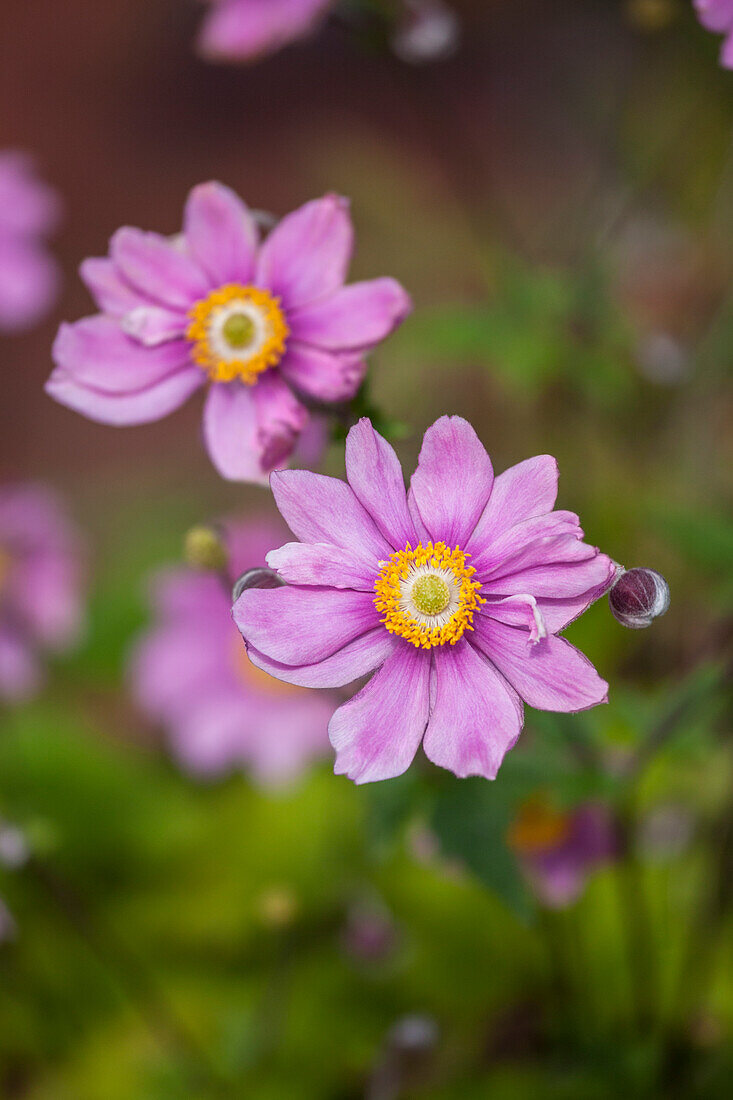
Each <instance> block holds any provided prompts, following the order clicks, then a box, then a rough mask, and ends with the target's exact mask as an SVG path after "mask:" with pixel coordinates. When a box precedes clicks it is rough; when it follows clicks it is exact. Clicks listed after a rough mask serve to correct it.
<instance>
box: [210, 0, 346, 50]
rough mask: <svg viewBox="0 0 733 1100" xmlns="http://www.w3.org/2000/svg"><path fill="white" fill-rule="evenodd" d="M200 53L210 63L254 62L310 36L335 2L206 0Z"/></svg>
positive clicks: (318, 0)
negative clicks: (206, 9)
mask: <svg viewBox="0 0 733 1100" xmlns="http://www.w3.org/2000/svg"><path fill="white" fill-rule="evenodd" d="M207 2H208V4H209V6H210V8H211V11H210V12H209V14H208V15H207V16H206V18H205V20H204V24H203V27H202V28H201V33H200V35H199V42H198V46H199V51H200V52H201V54H203V56H204V57H206V58H208V59H210V60H212V61H253V60H256V59H257V58H260V57H263V56H264V55H266V54H271V53H274V52H275V51H276V50H279V49H281V47H283V46H287V45H288V43H290V42H294V41H295V40H296V39H298V38H303V37H305V36H306V35H307V34H309V33H310V32H311V31H312V30H313V29H314V27H315V26H316V24H317V22H318V20H319V19H320V17H321V16H322V15H324V14H325V12H326V11H327V9H328V8H330V7H333V3H334V0H207Z"/></svg>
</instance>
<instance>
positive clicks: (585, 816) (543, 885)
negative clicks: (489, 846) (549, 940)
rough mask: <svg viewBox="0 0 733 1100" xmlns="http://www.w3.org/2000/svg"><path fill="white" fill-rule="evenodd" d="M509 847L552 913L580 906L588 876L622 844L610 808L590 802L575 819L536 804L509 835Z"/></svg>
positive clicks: (525, 808) (525, 809)
mask: <svg viewBox="0 0 733 1100" xmlns="http://www.w3.org/2000/svg"><path fill="white" fill-rule="evenodd" d="M509 844H510V847H511V848H512V849H513V850H514V851H515V853H516V854H517V856H518V857H519V859H520V860H521V863H522V866H523V867H524V871H525V873H526V875H527V878H528V880H529V882H530V883H531V885H532V886H533V887H534V890H535V892H536V894H537V896H538V897H539V898H540V900H541V901H542V902H543V903H544V904H545V905H547V906H548V907H549V908H551V909H564V908H566V907H567V906H569V905H572V904H573V902H575V901H577V899H578V898H579V897H580V895H581V893H582V892H583V888H584V886H585V883H586V881H587V879H588V876H589V875H590V874H591V873H592V872H593V871H594V870H596V869H597V868H599V867H601V866H603V865H604V864H606V863H609V862H610V861H611V860H613V858H614V857H615V856H616V855H617V854H618V849H619V841H618V836H617V835H616V829H615V827H614V823H613V819H612V817H611V814H610V811H609V810H608V808H607V807H606V806H604V805H602V804H601V803H594V802H587V803H585V804H583V805H581V806H578V807H577V808H576V809H575V810H574V811H573V812H572V813H561V812H559V811H555V810H553V809H552V808H551V807H550V806H549V805H547V804H545V802H544V801H543V800H542V799H540V798H538V799H531V800H529V801H528V802H527V803H525V805H524V806H523V807H522V808H521V810H520V813H519V815H518V816H517V818H516V820H515V822H514V824H513V826H512V828H511V830H510V833H509Z"/></svg>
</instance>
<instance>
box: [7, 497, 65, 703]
mask: <svg viewBox="0 0 733 1100" xmlns="http://www.w3.org/2000/svg"><path fill="white" fill-rule="evenodd" d="M82 576H83V569H82V553H81V546H80V540H79V537H78V535H77V532H76V531H75V530H74V528H73V526H72V524H71V522H70V521H69V519H68V518H67V516H66V515H65V513H64V511H63V508H62V507H61V504H60V503H59V501H58V500H57V499H56V497H55V496H54V495H53V494H52V493H51V491H50V490H48V489H46V488H45V487H43V486H41V485H33V484H17V485H5V486H2V487H0V699H4V700H8V701H13V702H19V701H21V700H23V699H26V698H28V697H30V696H32V695H33V694H35V692H36V691H37V690H38V689H39V687H40V686H41V682H42V679H43V674H42V663H41V654H42V653H43V652H44V651H46V650H48V651H56V652H60V651H63V650H64V649H67V648H68V647H69V646H70V645H72V644H73V643H74V642H75V641H76V640H77V638H78V636H79V633H80V628H81V625H82V619H83V615H82V610H83V609H82Z"/></svg>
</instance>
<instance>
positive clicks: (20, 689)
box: [0, 627, 43, 703]
mask: <svg viewBox="0 0 733 1100" xmlns="http://www.w3.org/2000/svg"><path fill="white" fill-rule="evenodd" d="M42 680H43V677H42V675H41V670H40V668H39V666H38V662H37V661H36V658H35V656H34V655H33V653H32V651H31V650H30V648H29V647H28V645H27V644H26V643H25V642H24V641H23V640H21V638H19V637H18V636H17V634H15V633H14V632H13V631H12V630H10V629H8V628H7V627H3V628H2V629H0V699H4V700H7V701H9V702H12V703H21V702H23V701H25V700H26V699H30V698H31V697H32V696H33V695H35V694H36V692H37V691H38V690H39V689H40V687H41V683H42Z"/></svg>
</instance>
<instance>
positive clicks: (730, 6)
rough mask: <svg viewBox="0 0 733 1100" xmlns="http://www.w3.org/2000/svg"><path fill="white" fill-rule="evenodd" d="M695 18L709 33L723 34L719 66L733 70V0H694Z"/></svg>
mask: <svg viewBox="0 0 733 1100" xmlns="http://www.w3.org/2000/svg"><path fill="white" fill-rule="evenodd" d="M694 3H695V10H696V11H697V17H698V19H699V20H700V22H701V23H702V25H703V27H706V28H707V30H709V31H715V33H716V34H724V35H725V39H724V41H723V45H722V48H721V51H720V64H721V65H722V66H723V68H725V69H733V0H694Z"/></svg>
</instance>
